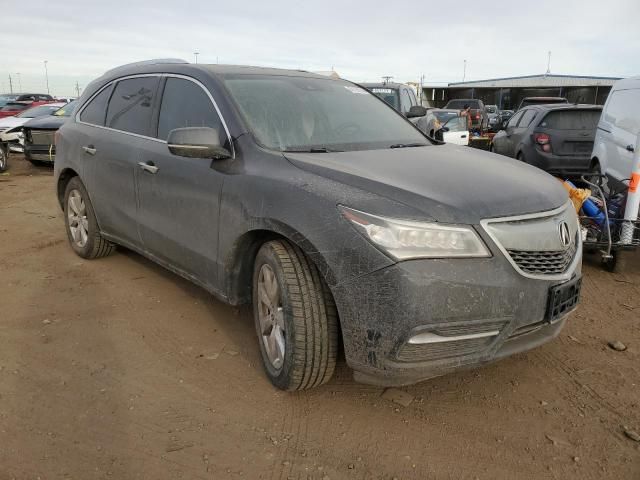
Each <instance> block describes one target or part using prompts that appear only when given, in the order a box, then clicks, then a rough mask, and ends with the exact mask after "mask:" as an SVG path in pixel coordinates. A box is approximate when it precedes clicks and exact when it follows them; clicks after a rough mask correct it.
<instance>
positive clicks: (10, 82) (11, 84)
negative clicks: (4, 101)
mask: <svg viewBox="0 0 640 480" xmlns="http://www.w3.org/2000/svg"><path fill="white" fill-rule="evenodd" d="M9 93H13V82H12V81H11V74H9Z"/></svg>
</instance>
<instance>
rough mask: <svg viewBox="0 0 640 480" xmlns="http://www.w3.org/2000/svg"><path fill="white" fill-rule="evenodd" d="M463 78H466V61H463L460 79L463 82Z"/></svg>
mask: <svg viewBox="0 0 640 480" xmlns="http://www.w3.org/2000/svg"><path fill="white" fill-rule="evenodd" d="M465 78H467V61H466V60H465V61H464V66H463V67H462V81H463V82H464V80H465Z"/></svg>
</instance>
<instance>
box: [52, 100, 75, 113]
mask: <svg viewBox="0 0 640 480" xmlns="http://www.w3.org/2000/svg"><path fill="white" fill-rule="evenodd" d="M77 106H78V101H77V100H74V101H73V102H70V103H67V104H66V105H65V106H64V107H61V108H60V109H59V110H56V111H55V112H54V113H53V114H54V115H55V116H56V117H70V116H71V115H72V114H73V112H74V111H75V109H76V107H77Z"/></svg>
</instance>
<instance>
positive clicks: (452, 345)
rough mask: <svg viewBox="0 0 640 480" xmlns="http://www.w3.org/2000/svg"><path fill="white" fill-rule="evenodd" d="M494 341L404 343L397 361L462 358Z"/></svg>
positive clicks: (484, 339)
mask: <svg viewBox="0 0 640 480" xmlns="http://www.w3.org/2000/svg"><path fill="white" fill-rule="evenodd" d="M494 339H495V337H484V338H471V339H467V340H453V341H450V342H442V343H425V344H412V343H405V344H404V345H403V346H402V347H401V348H400V350H399V351H398V355H397V359H398V360H399V361H401V362H425V361H429V360H440V359H445V358H451V357H463V356H465V355H471V354H473V353H479V352H481V351H483V350H485V349H486V348H487V347H489V345H491V343H492V342H493V340H494Z"/></svg>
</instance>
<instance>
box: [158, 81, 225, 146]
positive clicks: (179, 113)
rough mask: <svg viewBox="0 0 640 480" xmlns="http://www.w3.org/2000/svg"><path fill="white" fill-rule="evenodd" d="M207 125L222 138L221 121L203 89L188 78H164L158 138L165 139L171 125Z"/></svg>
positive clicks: (223, 135)
mask: <svg viewBox="0 0 640 480" xmlns="http://www.w3.org/2000/svg"><path fill="white" fill-rule="evenodd" d="M185 127H211V128H215V129H217V130H218V135H220V141H221V144H224V143H225V141H226V133H225V130H224V127H223V126H222V121H221V120H220V117H219V116H218V112H216V109H215V107H214V106H213V103H211V99H210V98H209V96H208V95H207V94H206V93H205V91H204V90H203V89H202V88H201V87H200V86H199V85H197V84H195V83H193V82H192V81H190V80H184V79H182V78H171V77H169V78H167V83H166V85H165V87H164V94H163V95H162V105H161V106H160V117H159V119H158V138H160V139H162V140H166V139H167V137H168V136H169V132H170V131H171V130H173V129H174V128H185Z"/></svg>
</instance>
